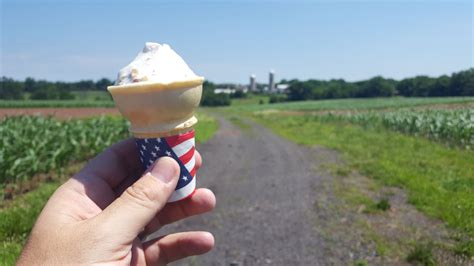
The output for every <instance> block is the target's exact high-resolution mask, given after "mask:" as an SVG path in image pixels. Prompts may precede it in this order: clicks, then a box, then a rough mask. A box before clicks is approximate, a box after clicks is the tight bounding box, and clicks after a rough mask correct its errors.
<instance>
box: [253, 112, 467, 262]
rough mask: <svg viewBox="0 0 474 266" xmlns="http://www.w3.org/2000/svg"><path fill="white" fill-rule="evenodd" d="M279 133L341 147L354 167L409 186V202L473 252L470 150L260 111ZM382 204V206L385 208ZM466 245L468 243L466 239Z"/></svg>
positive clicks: (304, 141)
mask: <svg viewBox="0 0 474 266" xmlns="http://www.w3.org/2000/svg"><path fill="white" fill-rule="evenodd" d="M256 118H257V120H259V121H260V122H262V123H263V124H264V125H266V126H267V127H269V128H271V129H273V130H274V131H275V132H277V133H278V134H280V135H282V136H283V137H286V138H288V139H290V140H292V141H294V142H296V143H299V144H304V145H309V146H312V145H322V146H326V147H329V148H333V149H336V150H338V151H340V152H341V153H342V154H343V156H344V159H345V160H346V161H348V162H349V163H350V165H353V166H354V167H355V168H356V169H357V170H358V171H360V172H362V173H363V174H365V175H367V176H369V177H372V178H374V179H375V180H377V182H379V183H381V184H383V185H390V186H398V187H402V188H404V189H406V190H407V192H408V196H409V201H410V203H412V204H414V205H415V206H416V207H417V208H418V209H419V210H421V211H423V212H424V213H426V214H428V215H429V216H431V217H436V218H439V219H441V220H443V221H445V222H446V223H447V224H448V225H449V226H451V227H453V228H456V229H458V230H460V231H461V232H463V233H464V234H465V235H466V236H467V238H468V240H467V248H465V250H466V249H467V251H466V254H470V255H471V256H472V255H474V249H473V248H472V245H471V244H469V243H472V238H473V237H474V219H472V217H474V164H473V163H472V162H473V161H474V153H473V152H472V151H465V150H460V149H456V148H454V149H451V148H447V147H445V146H443V145H441V144H437V143H434V142H431V141H429V140H425V139H422V138H417V137H412V136H406V135H403V134H400V133H396V132H391V131H389V130H386V129H383V128H373V127H372V128H365V127H362V126H358V125H354V124H351V123H348V122H344V121H335V122H321V121H319V120H318V119H317V118H315V117H311V116H284V115H279V116H277V117H276V115H275V114H274V115H267V116H265V115H259V116H257V117H256ZM383 205H384V204H380V208H384V206H383ZM464 244H466V243H464Z"/></svg>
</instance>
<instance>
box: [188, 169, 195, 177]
mask: <svg viewBox="0 0 474 266" xmlns="http://www.w3.org/2000/svg"><path fill="white" fill-rule="evenodd" d="M189 174H190V175H191V176H195V175H196V167H193V170H191V172H189Z"/></svg>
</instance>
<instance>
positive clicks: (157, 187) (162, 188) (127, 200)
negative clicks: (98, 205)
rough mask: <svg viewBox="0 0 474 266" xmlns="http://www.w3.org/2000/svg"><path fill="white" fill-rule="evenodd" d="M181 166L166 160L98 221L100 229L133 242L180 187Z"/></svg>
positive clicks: (109, 207) (105, 211) (153, 168)
mask: <svg viewBox="0 0 474 266" xmlns="http://www.w3.org/2000/svg"><path fill="white" fill-rule="evenodd" d="M178 176H179V166H178V163H177V162H176V161H175V160H173V159H172V158H169V157H162V158H160V159H158V161H156V163H155V164H154V165H153V166H152V167H151V168H150V169H148V170H147V172H146V173H145V174H144V175H143V176H142V177H141V178H140V179H138V180H137V181H136V182H135V183H134V184H133V185H132V186H130V187H129V188H127V190H125V192H123V193H122V195H121V196H120V197H119V198H117V199H116V200H115V201H114V202H112V204H110V205H109V206H108V207H107V208H106V209H105V210H104V211H103V212H102V213H101V214H100V215H99V216H98V217H97V218H98V221H96V222H97V223H98V225H99V226H105V228H107V231H109V232H110V231H113V232H110V233H113V234H117V233H119V234H120V235H122V236H123V237H125V238H126V239H128V240H133V239H134V238H135V237H137V235H138V234H139V233H140V232H141V231H142V230H143V228H144V227H145V226H146V225H147V224H148V223H149V222H150V221H151V220H152V219H153V218H154V217H155V215H156V214H157V213H158V211H159V210H161V209H162V208H163V207H164V206H165V204H166V201H167V200H168V198H169V197H170V196H171V193H173V191H174V189H175V188H176V183H177V182H178Z"/></svg>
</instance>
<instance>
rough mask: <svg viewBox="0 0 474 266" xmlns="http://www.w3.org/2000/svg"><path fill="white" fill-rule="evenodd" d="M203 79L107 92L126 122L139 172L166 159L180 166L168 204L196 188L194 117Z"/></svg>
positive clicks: (122, 87) (129, 86)
mask: <svg viewBox="0 0 474 266" xmlns="http://www.w3.org/2000/svg"><path fill="white" fill-rule="evenodd" d="M203 81H204V79H203V78H199V79H196V80H189V81H179V82H173V83H169V84H163V83H156V82H139V83H131V84H126V85H119V86H110V87H108V88H107V89H108V90H109V92H110V93H111V94H112V97H113V99H114V101H115V104H116V106H117V108H118V109H119V111H120V113H121V114H122V115H123V116H124V117H125V118H127V119H128V121H129V122H130V124H131V126H130V132H131V133H132V134H133V136H134V137H135V140H136V143H137V147H138V149H139V152H140V160H141V161H142V164H143V169H144V170H145V169H147V168H148V167H149V166H150V165H151V164H152V163H153V162H154V161H155V160H156V159H158V158H160V157H163V156H169V157H172V158H174V159H175V160H176V161H177V162H178V164H179V166H180V170H181V171H180V177H179V178H180V179H179V181H178V184H177V187H176V190H175V192H174V193H173V194H172V195H171V197H170V199H169V200H168V202H174V201H178V200H182V199H185V198H187V197H189V196H191V195H192V193H194V191H195V188H196V169H195V151H194V150H195V148H194V146H195V141H194V129H193V128H192V127H193V125H195V124H196V123H197V119H196V117H195V116H194V114H195V111H196V109H197V107H198V106H199V102H200V100H201V94H202V83H203Z"/></svg>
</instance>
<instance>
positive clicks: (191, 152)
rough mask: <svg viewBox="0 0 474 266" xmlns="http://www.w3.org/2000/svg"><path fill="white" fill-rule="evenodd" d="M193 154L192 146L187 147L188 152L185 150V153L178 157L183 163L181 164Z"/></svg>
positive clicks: (187, 160)
mask: <svg viewBox="0 0 474 266" xmlns="http://www.w3.org/2000/svg"><path fill="white" fill-rule="evenodd" d="M193 156H194V146H193V147H192V148H191V149H189V151H188V152H186V153H185V154H183V156H181V157H179V160H180V161H181V162H182V163H183V164H187V163H188V162H189V161H190V160H191V159H192V158H193Z"/></svg>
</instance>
